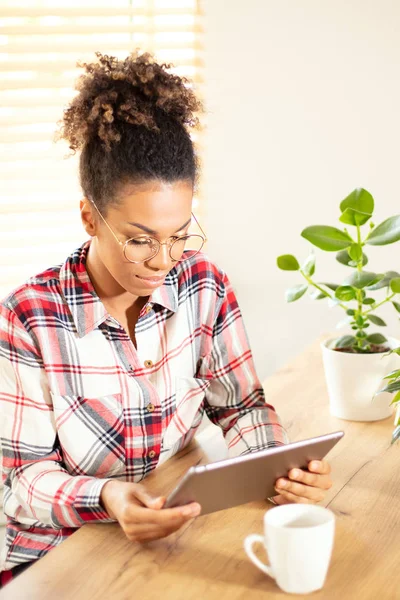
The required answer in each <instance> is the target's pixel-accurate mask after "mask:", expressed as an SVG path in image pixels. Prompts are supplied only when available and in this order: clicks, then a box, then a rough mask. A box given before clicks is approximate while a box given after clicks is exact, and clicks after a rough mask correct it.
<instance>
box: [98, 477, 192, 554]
mask: <svg viewBox="0 0 400 600" xmlns="http://www.w3.org/2000/svg"><path fill="white" fill-rule="evenodd" d="M165 501H166V498H165V497H164V496H159V497H154V496H151V495H150V494H149V493H148V492H147V491H146V489H145V487H144V486H143V485H141V484H139V483H130V482H125V481H115V480H113V481H108V482H107V483H106V484H105V485H104V486H103V489H102V491H101V495H100V502H101V504H102V505H103V506H104V508H105V509H106V511H107V513H108V514H109V516H110V517H111V519H115V520H117V521H118V523H119V524H120V525H121V527H122V529H123V530H124V532H125V535H126V537H127V538H128V539H129V540H131V541H132V542H149V541H151V540H157V539H160V538H163V537H166V536H167V535H170V534H171V533H173V532H174V531H177V530H178V529H180V527H182V525H184V524H185V523H186V522H187V521H189V520H190V519H192V518H193V517H197V516H198V515H199V514H200V512H201V506H200V504H197V503H196V502H192V503H191V504H186V505H185V506H178V507H175V508H166V509H164V510H161V509H162V507H163V506H164V504H165Z"/></svg>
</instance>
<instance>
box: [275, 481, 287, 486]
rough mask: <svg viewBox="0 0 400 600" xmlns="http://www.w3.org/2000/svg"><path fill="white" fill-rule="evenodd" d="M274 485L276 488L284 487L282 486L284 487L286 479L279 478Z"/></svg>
mask: <svg viewBox="0 0 400 600" xmlns="http://www.w3.org/2000/svg"><path fill="white" fill-rule="evenodd" d="M276 485H277V487H278V488H284V487H286V481H283V480H282V481H281V480H279V481H278V483H277V484H276Z"/></svg>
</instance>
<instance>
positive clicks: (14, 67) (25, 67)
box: [0, 52, 205, 73]
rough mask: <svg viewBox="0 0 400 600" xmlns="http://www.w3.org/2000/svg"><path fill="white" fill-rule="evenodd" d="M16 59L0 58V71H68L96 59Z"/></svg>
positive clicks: (179, 61)
mask: <svg viewBox="0 0 400 600" xmlns="http://www.w3.org/2000/svg"><path fill="white" fill-rule="evenodd" d="M17 58H18V60H12V61H11V60H7V61H4V60H1V58H0V73H4V72H18V71H35V72H43V73H47V72H51V73H54V72H55V71H57V72H62V71H68V70H71V69H74V68H76V63H77V62H78V61H79V62H93V61H94V60H96V57H95V56H94V52H93V53H88V54H87V55H86V56H78V55H76V56H73V57H71V58H70V59H68V60H66V59H63V58H61V59H60V60H57V61H55V60H49V59H48V57H46V56H44V57H43V61H40V60H35V61H30V60H29V57H26V56H24V57H21V58H19V57H18V56H17ZM167 62H169V63H172V64H173V66H174V67H190V68H196V69H203V68H204V66H205V64H204V60H203V59H202V58H200V57H197V58H190V57H187V58H179V57H176V58H174V59H173V60H168V61H167Z"/></svg>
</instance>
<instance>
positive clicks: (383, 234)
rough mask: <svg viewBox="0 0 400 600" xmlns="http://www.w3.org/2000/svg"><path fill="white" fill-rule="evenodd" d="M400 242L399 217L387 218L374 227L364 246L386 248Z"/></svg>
mask: <svg viewBox="0 0 400 600" xmlns="http://www.w3.org/2000/svg"><path fill="white" fill-rule="evenodd" d="M399 240H400V215H396V216H395V217H389V219H386V221H383V223H381V224H380V225H378V226H377V227H375V229H373V230H372V231H371V232H370V234H369V235H368V237H367V239H366V240H365V243H366V244H369V245H370V246H386V245H387V244H393V243H394V242H398V241H399Z"/></svg>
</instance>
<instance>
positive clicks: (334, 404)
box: [321, 338, 400, 421]
mask: <svg viewBox="0 0 400 600" xmlns="http://www.w3.org/2000/svg"><path fill="white" fill-rule="evenodd" d="M334 341H335V340H334V339H331V340H328V341H326V342H323V343H322V344H321V347H322V357H323V362H324V369H325V378H326V384H327V388H328V394H329V401H330V412H331V414H332V415H333V416H334V417H338V418H339V419H347V420H349V421H379V420H381V419H386V418H387V417H390V415H391V414H392V413H393V406H390V403H391V401H392V400H393V394H389V393H388V392H384V393H383V394H379V395H378V396H376V397H374V394H375V393H376V392H377V391H378V390H380V389H382V388H384V387H385V384H386V383H387V380H385V381H383V378H384V377H385V376H386V375H388V374H389V373H390V372H391V371H394V370H395V369H399V368H400V361H399V357H398V356H397V354H391V355H389V356H388V355H387V353H384V352H383V353H379V354H351V353H349V352H337V351H336V350H332V348H331V345H332V344H333V342H334ZM388 345H389V346H390V348H397V347H398V346H400V342H399V341H398V340H396V339H394V338H388Z"/></svg>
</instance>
